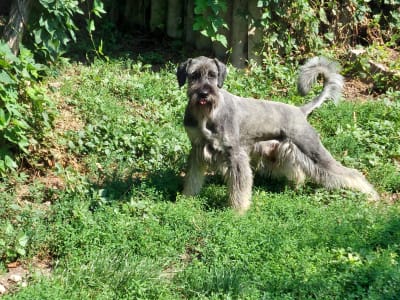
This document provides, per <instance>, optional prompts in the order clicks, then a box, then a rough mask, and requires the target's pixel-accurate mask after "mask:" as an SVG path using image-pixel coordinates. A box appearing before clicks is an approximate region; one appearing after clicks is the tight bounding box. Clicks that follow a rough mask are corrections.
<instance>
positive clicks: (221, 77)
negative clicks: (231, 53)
mask: <svg viewBox="0 0 400 300" xmlns="http://www.w3.org/2000/svg"><path fill="white" fill-rule="evenodd" d="M214 61H215V64H216V65H217V68H218V87H219V88H221V87H222V85H223V84H224V81H225V78H226V73H227V69H226V66H225V64H223V63H222V62H220V61H219V60H218V59H216V58H214Z"/></svg>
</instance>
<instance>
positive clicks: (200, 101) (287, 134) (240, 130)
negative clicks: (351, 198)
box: [177, 56, 378, 213]
mask: <svg viewBox="0 0 400 300" xmlns="http://www.w3.org/2000/svg"><path fill="white" fill-rule="evenodd" d="M226 74H227V71H226V66H225V65H224V64H223V63H221V62H220V61H219V60H217V59H211V58H207V57H203V56H201V57H197V58H191V59H188V60H187V61H185V62H184V63H182V64H180V65H179V67H178V70H177V78H178V82H179V86H183V85H184V84H185V82H186V81H188V89H187V95H188V98H189V101H188V105H187V107H186V111H185V116H184V126H185V129H186V132H187V134H188V136H189V139H190V141H191V144H192V149H191V151H190V154H189V159H188V170H187V174H186V178H185V183H184V189H183V193H184V194H185V195H195V194H197V193H199V192H200V190H201V187H202V185H203V183H204V175H205V172H206V171H207V170H209V169H212V170H215V171H218V172H220V173H221V174H222V175H223V176H224V178H225V180H226V183H227V185H228V191H229V201H230V204H231V205H232V206H233V207H234V208H235V209H236V210H237V211H238V212H240V213H243V212H245V211H246V210H247V209H248V208H249V207H250V203H251V189H252V184H253V174H252V168H253V169H254V170H256V171H259V172H262V173H265V174H268V175H272V176H284V177H287V178H288V179H290V180H292V181H294V182H295V183H296V184H301V183H303V182H304V180H305V179H306V178H309V179H311V180H312V181H314V182H316V183H319V184H322V185H323V186H325V187H326V188H329V189H335V188H350V189H354V190H357V191H360V192H363V193H366V194H368V195H369V196H370V197H371V198H373V199H378V194H377V193H376V192H375V190H374V188H373V187H372V186H371V185H370V184H369V183H368V181H367V180H366V179H365V178H364V176H363V175H362V174H361V173H360V172H358V171H357V170H354V169H350V168H346V167H344V166H342V165H341V164H340V163H339V162H337V161H336V160H335V159H334V158H333V157H332V155H331V154H330V153H329V152H328V151H327V150H326V149H325V148H324V146H323V145H322V144H321V141H320V139H319V136H318V134H317V132H316V131H315V130H314V128H313V127H312V126H311V125H310V124H309V123H308V121H307V116H308V115H309V114H310V113H311V112H312V111H313V110H314V109H315V108H317V107H319V106H320V105H321V104H322V103H323V102H324V101H325V100H327V99H329V98H331V99H333V100H335V101H337V100H338V99H339V96H340V92H341V89H342V86H343V78H342V76H340V75H339V74H338V72H337V67H336V65H335V64H334V63H332V62H330V61H329V60H327V59H324V58H319V57H317V58H313V59H311V60H309V61H308V62H307V63H306V64H305V65H304V66H303V67H301V68H300V75H299V81H298V89H299V91H300V93H302V94H307V93H308V91H309V90H310V88H311V86H312V85H313V84H314V82H315V81H316V79H317V77H318V75H320V74H321V75H322V76H323V77H324V79H325V82H324V89H323V91H322V92H321V94H320V95H319V96H317V97H316V98H315V99H313V100H312V101H311V102H310V103H307V104H306V105H304V106H302V107H295V106H292V105H288V104H284V103H278V102H272V101H266V100H256V99H251V98H241V97H238V96H235V95H233V94H230V93H229V92H227V91H226V90H224V89H222V85H223V82H224V80H225V77H226Z"/></svg>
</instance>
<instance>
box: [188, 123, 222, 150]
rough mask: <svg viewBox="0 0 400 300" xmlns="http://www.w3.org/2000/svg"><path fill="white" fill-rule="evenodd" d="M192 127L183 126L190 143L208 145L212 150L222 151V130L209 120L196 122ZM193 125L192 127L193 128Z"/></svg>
mask: <svg viewBox="0 0 400 300" xmlns="http://www.w3.org/2000/svg"><path fill="white" fill-rule="evenodd" d="M191 125H192V126H187V124H186V125H185V129H186V132H187V134H188V137H189V139H190V141H191V142H192V143H193V144H195V145H209V146H211V147H212V148H213V149H214V150H218V151H223V149H224V147H223V145H224V140H223V134H222V132H223V128H221V126H217V125H216V124H215V123H213V122H212V121H210V120H206V119H203V120H198V121H197V122H196V124H191ZM193 125H194V126H193Z"/></svg>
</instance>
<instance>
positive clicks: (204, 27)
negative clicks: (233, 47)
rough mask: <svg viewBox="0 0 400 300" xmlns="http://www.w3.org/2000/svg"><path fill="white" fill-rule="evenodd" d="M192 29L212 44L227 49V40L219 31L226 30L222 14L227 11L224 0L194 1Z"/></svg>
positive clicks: (226, 26)
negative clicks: (215, 43) (207, 38)
mask: <svg viewBox="0 0 400 300" xmlns="http://www.w3.org/2000/svg"><path fill="white" fill-rule="evenodd" d="M194 3H195V7H194V24H193V29H194V30H196V31H200V33H201V34H202V35H204V36H205V37H209V38H210V39H211V41H213V42H219V43H221V44H222V45H223V46H224V47H225V48H226V47H228V40H227V38H226V36H225V35H223V34H222V33H221V32H220V30H221V29H222V28H226V29H228V24H227V23H226V21H225V20H224V18H223V16H222V14H223V13H224V12H226V10H227V3H226V0H218V1H215V0H195V2H194Z"/></svg>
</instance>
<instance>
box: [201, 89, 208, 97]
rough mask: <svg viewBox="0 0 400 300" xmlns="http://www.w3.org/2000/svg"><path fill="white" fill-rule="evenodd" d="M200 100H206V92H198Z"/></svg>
mask: <svg viewBox="0 0 400 300" xmlns="http://www.w3.org/2000/svg"><path fill="white" fill-rule="evenodd" d="M199 96H200V98H207V96H208V91H200V92H199Z"/></svg>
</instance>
